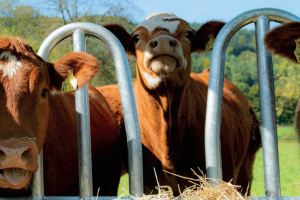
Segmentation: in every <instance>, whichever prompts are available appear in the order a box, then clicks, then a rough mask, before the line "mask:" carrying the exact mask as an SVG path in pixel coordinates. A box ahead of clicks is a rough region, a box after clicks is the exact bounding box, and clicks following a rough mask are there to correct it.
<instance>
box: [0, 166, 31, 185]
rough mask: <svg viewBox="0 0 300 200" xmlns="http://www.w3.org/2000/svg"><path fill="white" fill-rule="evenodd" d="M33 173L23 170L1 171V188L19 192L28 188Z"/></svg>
mask: <svg viewBox="0 0 300 200" xmlns="http://www.w3.org/2000/svg"><path fill="white" fill-rule="evenodd" d="M31 176H32V172H31V171H28V170H25V169H21V168H6V169H0V188H11V189H14V190H19V189H22V188H26V187H27V186H28V185H29V183H30V180H31Z"/></svg>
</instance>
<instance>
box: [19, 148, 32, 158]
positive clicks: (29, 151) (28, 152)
mask: <svg viewBox="0 0 300 200" xmlns="http://www.w3.org/2000/svg"><path fill="white" fill-rule="evenodd" d="M21 157H22V159H23V160H28V159H30V158H31V150H30V148H29V149H27V150H25V151H24V152H23V153H22V156H21Z"/></svg>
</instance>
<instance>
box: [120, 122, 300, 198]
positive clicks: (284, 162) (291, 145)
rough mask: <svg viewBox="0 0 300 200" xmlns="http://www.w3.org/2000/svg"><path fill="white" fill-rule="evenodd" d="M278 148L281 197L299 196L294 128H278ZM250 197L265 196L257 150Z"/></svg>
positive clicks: (298, 154)
mask: <svg viewBox="0 0 300 200" xmlns="http://www.w3.org/2000/svg"><path fill="white" fill-rule="evenodd" d="M277 133H278V146H279V149H278V151H279V163H280V166H279V167H280V183H281V195H282V196H300V151H299V147H300V145H299V144H298V138H297V135H296V132H295V129H294V127H292V126H290V127H278V129H277ZM121 187H122V188H124V189H125V191H129V187H128V175H125V176H123V177H122V178H121V182H120V187H119V194H118V195H122V194H124V195H125V196H128V195H127V193H126V192H124V190H122V189H120V188H121ZM251 196H256V197H260V196H265V190H264V169H263V157H262V150H259V152H258V153H257V157H256V160H255V163H254V181H253V184H252V189H251Z"/></svg>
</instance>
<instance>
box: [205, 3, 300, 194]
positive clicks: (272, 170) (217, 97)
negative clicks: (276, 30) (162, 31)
mask: <svg viewBox="0 0 300 200" xmlns="http://www.w3.org/2000/svg"><path fill="white" fill-rule="evenodd" d="M262 16H264V17H262ZM265 18H267V19H269V20H271V21H275V22H281V23H283V22H288V21H299V20H300V19H299V18H298V17H296V16H295V15H293V14H291V13H288V12H285V11H282V10H278V9H271V8H266V9H257V10H251V11H248V12H245V13H242V14H241V15H239V16H237V17H235V18H234V19H232V20H231V21H229V22H228V23H227V24H226V25H225V26H224V27H223V28H222V30H221V31H220V33H219V34H218V36H217V38H216V41H215V44H214V47H213V50H212V57H211V64H210V78H209V86H208V96H207V108H206V122H205V154H206V170H207V176H208V177H209V178H214V179H222V172H221V166H222V165H221V150H220V130H221V112H222V96H223V82H224V69H225V52H226V48H227V45H228V43H229V41H230V39H231V38H232V36H233V35H234V34H235V33H236V32H237V31H238V30H239V29H241V28H242V27H244V26H246V25H248V24H250V23H252V22H254V23H257V22H258V24H257V26H256V28H257V30H256V31H257V34H256V36H257V37H259V38H260V39H258V40H257V42H258V44H257V50H258V52H257V53H258V70H259V86H260V95H263V93H264V97H262V96H260V102H261V121H262V124H261V127H262V137H263V138H262V139H263V152H264V166H265V189H266V196H267V197H270V196H272V197H275V198H277V197H280V181H279V164H278V150H277V149H278V147H277V132H276V119H275V117H276V116H275V101H274V87H273V85H274V84H273V75H272V74H273V69H272V62H267V61H270V60H272V57H271V54H270V53H267V54H265V52H267V51H266V49H265V47H264V44H263V43H262V42H263V40H262V39H261V38H263V36H264V34H265V32H266V31H268V29H267V28H264V29H263V28H262V26H263V27H265V26H266V23H267V26H269V23H268V22H266V21H265ZM262 19H263V22H260V21H261V20H262ZM267 78H268V79H267ZM263 80H267V81H268V82H267V83H265V82H264V81H263ZM267 91H268V92H267ZM266 94H267V95H266ZM272 95H273V96H272ZM266 102H268V103H267V105H266ZM270 104H271V105H270ZM270 108H271V109H270ZM270 138H272V140H271V141H270ZM269 155H270V156H269ZM274 158H277V159H275V161H277V163H276V164H275V165H273V164H272V160H271V159H274ZM274 177H275V178H274ZM273 178H274V179H276V180H274V179H273Z"/></svg>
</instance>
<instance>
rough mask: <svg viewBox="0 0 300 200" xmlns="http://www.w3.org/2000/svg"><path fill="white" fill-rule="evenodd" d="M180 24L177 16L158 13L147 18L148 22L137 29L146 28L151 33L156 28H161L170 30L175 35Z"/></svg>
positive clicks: (144, 22)
mask: <svg viewBox="0 0 300 200" xmlns="http://www.w3.org/2000/svg"><path fill="white" fill-rule="evenodd" d="M171 19H177V20H171ZM179 23H180V20H179V19H178V17H177V16H176V15H173V14H168V13H157V14H152V15H150V16H149V17H147V18H146V20H145V21H143V22H142V23H140V24H139V25H138V26H137V27H141V26H142V27H145V28H146V29H147V30H148V32H149V33H151V32H152V31H153V30H154V29H155V28H157V27H161V28H165V29H167V30H169V32H170V33H171V34H174V33H175V31H176V30H177V27H178V25H179Z"/></svg>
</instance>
